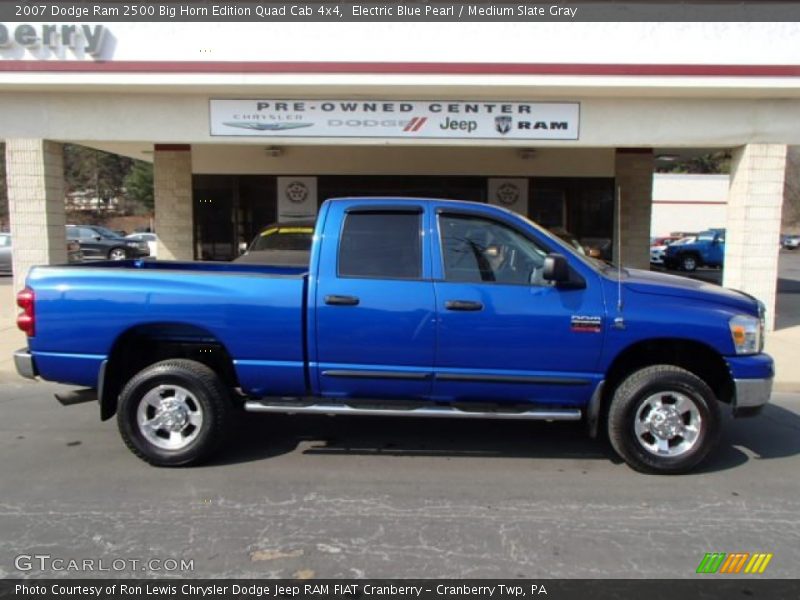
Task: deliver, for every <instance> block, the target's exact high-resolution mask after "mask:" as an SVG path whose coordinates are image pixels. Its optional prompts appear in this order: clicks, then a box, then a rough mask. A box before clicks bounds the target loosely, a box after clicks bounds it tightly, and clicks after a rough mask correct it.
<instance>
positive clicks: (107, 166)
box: [64, 144, 133, 202]
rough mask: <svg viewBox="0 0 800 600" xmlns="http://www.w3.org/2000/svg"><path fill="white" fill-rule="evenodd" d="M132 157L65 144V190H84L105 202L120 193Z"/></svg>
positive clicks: (68, 191)
mask: <svg viewBox="0 0 800 600" xmlns="http://www.w3.org/2000/svg"><path fill="white" fill-rule="evenodd" d="M132 165H133V159H132V158H128V157H126V156H119V155H118V154H110V153H109V152H103V151H102V150H95V149H94V148H86V147H85V146H76V145H74V144H64V178H65V183H66V192H67V193H70V192H86V193H87V194H88V195H90V196H92V197H95V198H100V199H102V200H104V201H106V202H108V201H109V200H111V198H117V197H119V196H120V195H122V192H123V189H124V181H125V176H126V175H127V174H128V172H129V171H130V169H131V167H132Z"/></svg>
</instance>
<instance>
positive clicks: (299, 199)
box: [278, 177, 317, 222]
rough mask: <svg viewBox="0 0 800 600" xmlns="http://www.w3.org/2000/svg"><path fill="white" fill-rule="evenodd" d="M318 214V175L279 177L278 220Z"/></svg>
mask: <svg viewBox="0 0 800 600" xmlns="http://www.w3.org/2000/svg"><path fill="white" fill-rule="evenodd" d="M316 216H317V178H316V177H278V221H280V222H285V221H293V220H298V219H314V218H315V217H316Z"/></svg>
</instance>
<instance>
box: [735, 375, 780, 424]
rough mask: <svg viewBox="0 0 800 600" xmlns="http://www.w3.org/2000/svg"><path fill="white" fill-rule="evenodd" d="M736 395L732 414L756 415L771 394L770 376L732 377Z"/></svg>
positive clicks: (737, 415) (738, 415) (740, 415)
mask: <svg viewBox="0 0 800 600" xmlns="http://www.w3.org/2000/svg"><path fill="white" fill-rule="evenodd" d="M733 383H734V386H735V387H736V397H735V398H734V400H733V414H734V416H736V417H749V416H752V415H757V414H758V413H760V412H761V409H762V408H764V406H765V405H766V404H767V403H768V402H769V397H770V396H771V395H772V377H769V378H766V379H734V380H733Z"/></svg>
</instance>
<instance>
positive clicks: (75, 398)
mask: <svg viewBox="0 0 800 600" xmlns="http://www.w3.org/2000/svg"><path fill="white" fill-rule="evenodd" d="M54 395H55V397H56V400H58V401H59V402H60V403H61V404H63V405H64V406H72V405H73V404H81V403H83V402H92V401H93V400H97V390H95V389H92V388H86V389H80V390H70V391H69V392H59V393H58V394H54Z"/></svg>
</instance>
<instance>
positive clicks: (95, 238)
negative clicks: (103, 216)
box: [67, 225, 150, 260]
mask: <svg viewBox="0 0 800 600" xmlns="http://www.w3.org/2000/svg"><path fill="white" fill-rule="evenodd" d="M67 239H69V240H76V241H77V242H78V243H79V244H80V246H81V251H82V252H83V258H84V259H85V260H106V259H108V260H124V259H126V258H140V257H143V256H149V255H150V249H149V247H148V245H147V242H144V241H137V240H128V239H125V238H124V237H122V236H120V235H118V234H117V233H115V232H113V231H111V230H110V229H107V228H106V227H101V226H99V225H67Z"/></svg>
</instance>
